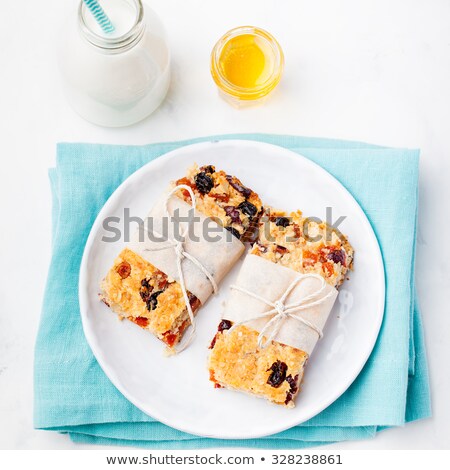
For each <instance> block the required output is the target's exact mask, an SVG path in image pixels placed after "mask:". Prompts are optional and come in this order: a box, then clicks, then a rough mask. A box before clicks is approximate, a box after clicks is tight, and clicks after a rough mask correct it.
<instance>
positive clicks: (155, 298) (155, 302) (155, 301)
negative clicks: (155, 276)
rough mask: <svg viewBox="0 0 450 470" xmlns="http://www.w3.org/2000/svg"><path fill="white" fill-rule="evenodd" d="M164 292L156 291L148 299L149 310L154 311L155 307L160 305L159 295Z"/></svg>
mask: <svg viewBox="0 0 450 470" xmlns="http://www.w3.org/2000/svg"><path fill="white" fill-rule="evenodd" d="M162 293H163V291H162V290H160V291H158V292H154V293H153V294H152V295H151V296H150V297H149V298H148V300H147V302H146V303H147V310H149V311H152V310H155V308H156V307H157V305H158V295H161V294H162Z"/></svg>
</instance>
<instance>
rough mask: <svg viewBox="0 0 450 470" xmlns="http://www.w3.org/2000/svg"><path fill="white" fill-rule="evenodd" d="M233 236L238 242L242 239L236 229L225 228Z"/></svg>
mask: <svg viewBox="0 0 450 470" xmlns="http://www.w3.org/2000/svg"><path fill="white" fill-rule="evenodd" d="M225 229H226V230H228V231H229V232H230V233H231V234H233V235H234V236H235V237H236V238H237V239H238V240H240V238H241V234H240V233H239V232H238V231H237V230H236V229H235V228H234V227H225Z"/></svg>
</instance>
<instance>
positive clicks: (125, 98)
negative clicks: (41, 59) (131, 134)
mask: <svg viewBox="0 0 450 470" xmlns="http://www.w3.org/2000/svg"><path fill="white" fill-rule="evenodd" d="M102 6H103V7H104V10H105V11H106V13H107V15H108V17H109V18H110V20H111V23H112V24H113V25H114V32H113V33H104V32H103V30H102V29H101V27H100V26H99V25H98V23H97V21H96V20H95V19H94V17H93V16H92V15H91V12H90V11H89V10H88V8H87V7H86V5H85V4H84V2H82V1H81V2H80V5H79V8H78V14H77V16H76V17H75V18H72V21H69V24H68V26H67V28H66V30H65V40H64V41H62V43H61V47H60V51H59V64H60V69H61V73H62V76H63V81H64V87H65V91H66V95H67V97H68V99H69V102H70V103H71V105H72V107H73V108H74V109H75V111H77V112H78V114H80V115H81V116H82V117H84V118H85V119H87V120H88V121H91V122H92V123H94V124H98V125H101V126H108V127H121V126H128V125H130V124H134V123H136V122H138V121H141V120H142V119H144V118H145V117H147V116H148V115H149V114H151V113H152V112H153V111H154V110H155V109H156V108H157V107H158V106H159V105H160V104H161V102H162V101H163V100H164V97H165V96H166V93H167V90H168V88H169V82H170V53H169V49H168V46H167V42H166V37H165V32H164V28H163V26H162V24H161V22H160V21H159V19H158V17H157V16H156V14H155V13H154V12H153V11H152V10H151V9H150V8H148V7H147V6H146V5H145V6H144V5H143V4H142V1H141V0H108V2H103V3H102Z"/></svg>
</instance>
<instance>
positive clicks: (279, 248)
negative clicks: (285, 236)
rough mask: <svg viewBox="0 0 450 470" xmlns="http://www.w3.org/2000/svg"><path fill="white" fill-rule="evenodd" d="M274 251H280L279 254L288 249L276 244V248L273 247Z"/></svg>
mask: <svg viewBox="0 0 450 470" xmlns="http://www.w3.org/2000/svg"><path fill="white" fill-rule="evenodd" d="M275 251H276V252H277V253H280V255H284V254H285V253H286V252H287V251H289V250H288V249H287V248H286V247H285V246H282V245H277V246H276V248H275Z"/></svg>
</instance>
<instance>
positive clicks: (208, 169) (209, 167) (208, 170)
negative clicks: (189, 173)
mask: <svg viewBox="0 0 450 470" xmlns="http://www.w3.org/2000/svg"><path fill="white" fill-rule="evenodd" d="M200 171H202V172H204V173H208V174H210V175H211V174H212V173H214V172H215V171H216V168H215V167H214V166H212V165H205V166H202V167H201V168H200Z"/></svg>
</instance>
